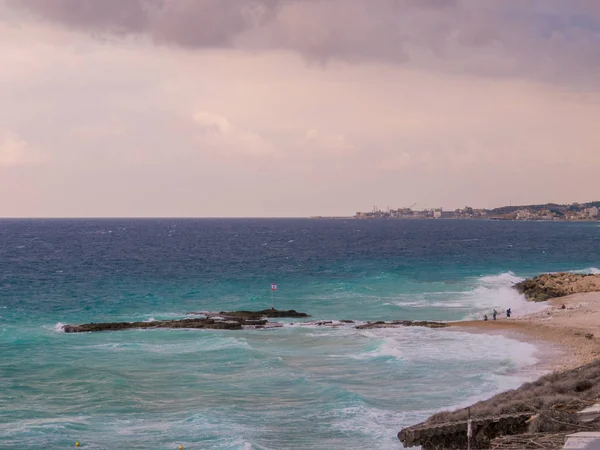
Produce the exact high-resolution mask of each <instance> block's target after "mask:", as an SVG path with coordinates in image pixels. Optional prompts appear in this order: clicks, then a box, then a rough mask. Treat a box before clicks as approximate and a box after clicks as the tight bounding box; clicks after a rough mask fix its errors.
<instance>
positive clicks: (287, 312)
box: [185, 308, 310, 320]
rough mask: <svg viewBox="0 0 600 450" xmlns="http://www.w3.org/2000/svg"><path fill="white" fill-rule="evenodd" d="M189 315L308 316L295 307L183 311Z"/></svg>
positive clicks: (250, 317) (257, 317) (247, 317)
mask: <svg viewBox="0 0 600 450" xmlns="http://www.w3.org/2000/svg"><path fill="white" fill-rule="evenodd" d="M185 314H186V315H188V316H190V315H193V316H206V317H223V318H226V319H244V320H261V319H264V318H280V319H281V318H303V317H310V316H309V315H308V314H306V313H303V312H298V311H296V310H295V309H288V310H278V309H273V308H271V309H263V310H262V311H221V312H211V311H198V312H188V313H185Z"/></svg>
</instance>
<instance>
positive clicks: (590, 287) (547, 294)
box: [514, 273, 600, 302]
mask: <svg viewBox="0 0 600 450" xmlns="http://www.w3.org/2000/svg"><path fill="white" fill-rule="evenodd" d="M514 287H515V289H516V290H517V291H519V292H520V293H521V294H524V295H525V297H526V298H527V299H528V300H532V301H534V302H543V301H545V300H548V299H550V298H556V297H564V296H565V295H571V294H581V293H584V292H596V291H600V275H590V274H577V273H546V274H543V275H540V276H537V277H535V278H529V279H527V280H524V281H521V282H520V283H517V284H515V286H514Z"/></svg>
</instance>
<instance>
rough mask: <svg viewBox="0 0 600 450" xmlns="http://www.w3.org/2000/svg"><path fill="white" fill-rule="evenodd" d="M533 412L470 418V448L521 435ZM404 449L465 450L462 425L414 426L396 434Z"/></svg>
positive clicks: (462, 423) (466, 440)
mask: <svg viewBox="0 0 600 450" xmlns="http://www.w3.org/2000/svg"><path fill="white" fill-rule="evenodd" d="M533 414H534V413H533V412H521V413H514V414H502V415H498V416H493V417H486V418H474V419H473V420H472V422H471V429H472V431H473V438H472V440H471V448H489V444H490V442H491V441H492V440H493V439H494V438H496V437H498V436H504V435H507V434H521V433H525V432H526V431H527V428H528V422H527V421H528V420H529V419H530V418H531V416H532V415H533ZM398 439H399V440H400V442H402V445H404V447H413V446H417V445H420V446H421V448H422V449H423V450H434V449H440V448H443V449H465V448H467V446H468V439H467V423H466V421H459V422H447V423H440V424H434V425H423V424H419V425H415V426H413V427H408V428H405V429H403V430H402V431H400V432H399V433H398Z"/></svg>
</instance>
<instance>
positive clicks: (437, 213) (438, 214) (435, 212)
mask: <svg viewBox="0 0 600 450" xmlns="http://www.w3.org/2000/svg"><path fill="white" fill-rule="evenodd" d="M440 217H442V208H440V209H434V210H433V218H434V219H439V218H440Z"/></svg>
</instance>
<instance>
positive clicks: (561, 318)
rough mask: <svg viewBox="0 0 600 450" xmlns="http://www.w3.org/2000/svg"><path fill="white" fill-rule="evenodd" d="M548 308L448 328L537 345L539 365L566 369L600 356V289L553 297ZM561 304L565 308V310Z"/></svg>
mask: <svg viewBox="0 0 600 450" xmlns="http://www.w3.org/2000/svg"><path fill="white" fill-rule="evenodd" d="M546 303H547V305H548V308H546V309H544V310H542V311H539V312H536V313H532V314H528V315H525V316H520V317H513V318H510V319H508V318H505V317H503V318H499V319H498V320H495V321H494V320H488V321H483V320H472V321H461V322H450V323H448V325H449V327H448V328H446V330H448V331H462V332H468V333H475V334H481V333H486V334H490V333H492V334H498V335H502V336H504V337H507V338H511V339H515V340H518V341H522V342H527V343H531V344H534V345H536V346H537V347H538V348H539V349H540V355H541V356H543V357H544V359H545V358H547V360H541V361H540V363H539V364H537V365H538V366H539V367H543V368H545V369H547V370H551V371H564V370H569V369H573V368H575V367H579V366H582V365H585V364H588V363H590V362H592V361H595V360H596V359H598V358H600V292H588V293H580V294H572V295H568V296H565V297H559V298H553V299H551V300H548V301H547V302H546ZM562 305H564V306H565V309H562Z"/></svg>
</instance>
